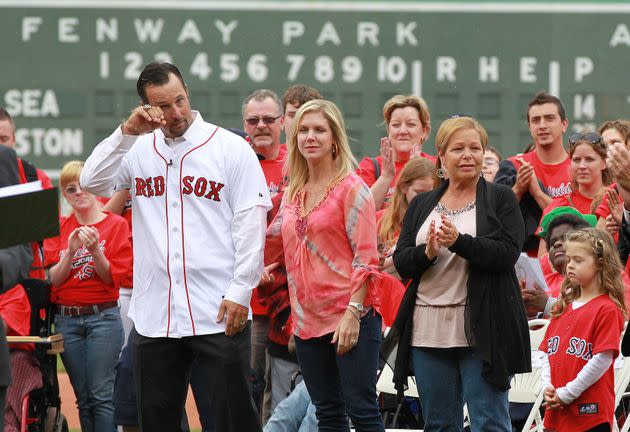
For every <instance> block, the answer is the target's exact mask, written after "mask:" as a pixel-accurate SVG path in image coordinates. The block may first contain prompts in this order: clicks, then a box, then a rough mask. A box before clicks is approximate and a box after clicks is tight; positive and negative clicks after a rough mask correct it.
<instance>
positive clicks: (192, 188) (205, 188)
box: [135, 176, 225, 202]
mask: <svg viewBox="0 0 630 432" xmlns="http://www.w3.org/2000/svg"><path fill="white" fill-rule="evenodd" d="M135 180H136V187H135V189H136V196H144V197H147V198H151V197H154V196H155V197H159V196H162V195H164V191H165V184H166V183H165V181H164V177H162V176H157V177H148V178H140V177H136V179H135ZM182 185H183V188H182V193H183V194H184V195H192V194H195V195H196V196H198V197H204V198H207V199H211V200H213V201H216V202H221V195H220V192H221V189H223V187H224V186H225V185H224V184H223V183H219V182H217V181H214V180H208V179H206V178H205V177H197V178H195V177H194V176H186V177H184V178H183V179H182Z"/></svg>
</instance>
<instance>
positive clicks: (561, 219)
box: [545, 213, 591, 249]
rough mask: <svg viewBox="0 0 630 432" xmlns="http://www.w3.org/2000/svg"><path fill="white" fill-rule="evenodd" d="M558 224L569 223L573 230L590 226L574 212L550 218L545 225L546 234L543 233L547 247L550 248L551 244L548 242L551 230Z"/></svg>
mask: <svg viewBox="0 0 630 432" xmlns="http://www.w3.org/2000/svg"><path fill="white" fill-rule="evenodd" d="M560 225H571V226H572V227H573V229H574V230H575V229H580V228H588V227H590V226H591V225H590V224H589V223H588V222H586V221H585V220H584V219H582V218H581V217H578V216H576V215H574V214H570V213H568V214H561V215H558V216H557V217H555V218H553V219H551V222H549V225H548V226H547V235H545V243H547V249H549V248H551V245H550V244H549V242H550V241H551V231H553V230H554V229H556V228H557V227H559V226H560Z"/></svg>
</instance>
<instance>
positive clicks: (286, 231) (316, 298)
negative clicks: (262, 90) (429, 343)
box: [263, 100, 384, 432]
mask: <svg viewBox="0 0 630 432" xmlns="http://www.w3.org/2000/svg"><path fill="white" fill-rule="evenodd" d="M294 125H295V126H294V127H293V129H292V133H291V135H290V137H289V141H288V151H289V154H288V159H287V167H288V174H289V184H288V187H287V188H286V189H285V194H284V198H283V202H282V206H281V209H280V210H279V212H278V214H277V216H276V218H275V219H274V220H273V221H272V223H271V225H270V226H269V228H268V230H267V242H268V243H267V247H266V250H265V264H266V265H267V266H269V265H271V264H273V263H274V262H279V261H280V262H281V261H282V260H284V265H285V268H286V271H287V281H288V286H289V297H290V300H291V322H292V329H293V333H294V335H295V345H296V351H297V356H298V361H299V363H300V367H301V369H302V374H303V376H304V381H305V383H306V387H307V389H308V392H309V394H310V395H311V398H312V401H313V404H314V405H315V408H316V416H317V420H318V424H319V430H320V431H327V432H329V431H335V432H337V431H340V432H341V431H344V432H345V431H349V425H348V415H349V416H350V419H351V420H352V423H353V425H354V428H355V429H356V430H357V431H359V432H367V431H378V432H382V431H384V428H383V423H382V420H381V417H380V413H379V407H378V404H377V400H376V372H377V366H378V352H379V349H380V345H381V316H380V315H379V300H378V296H377V286H376V284H377V283H378V281H377V279H378V277H379V276H380V274H379V273H378V252H377V247H376V215H375V209H374V200H373V199H372V195H371V194H370V189H369V188H368V187H367V186H366V184H365V183H364V182H363V180H361V178H360V177H358V176H357V175H356V174H355V173H354V170H353V164H354V157H353V156H352V153H351V151H350V146H349V145H348V139H347V137H346V132H345V127H344V122H343V118H342V116H341V113H340V112H339V109H338V108H337V107H336V106H335V105H334V104H333V103H332V102H329V101H324V100H313V101H310V102H307V103H305V104H304V105H302V106H301V107H300V109H299V110H298V111H297V113H296V115H295V120H294ZM263 279H265V276H263Z"/></svg>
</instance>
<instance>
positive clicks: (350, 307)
mask: <svg viewBox="0 0 630 432" xmlns="http://www.w3.org/2000/svg"><path fill="white" fill-rule="evenodd" d="M346 309H348V310H349V311H350V313H351V314H352V315H353V316H354V317H355V318H356V319H357V321H359V322H361V318H360V317H359V315H357V314H356V313H355V312H354V308H353V307H352V306H350V305H348V306H346Z"/></svg>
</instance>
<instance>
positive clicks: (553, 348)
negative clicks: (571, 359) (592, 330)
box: [547, 336, 593, 360]
mask: <svg viewBox="0 0 630 432" xmlns="http://www.w3.org/2000/svg"><path fill="white" fill-rule="evenodd" d="M559 347H560V336H554V337H552V338H549V340H548V341H547V354H548V355H552V354H555V353H557V352H558V348H559ZM566 353H567V354H569V355H573V356H576V357H578V358H582V359H584V360H590V359H591V358H593V344H592V343H589V342H586V341H585V340H584V339H580V338H578V337H572V338H571V339H569V347H568V348H567V351H566Z"/></svg>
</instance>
